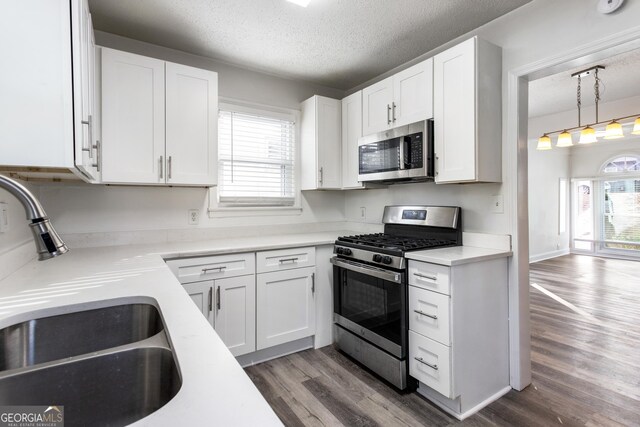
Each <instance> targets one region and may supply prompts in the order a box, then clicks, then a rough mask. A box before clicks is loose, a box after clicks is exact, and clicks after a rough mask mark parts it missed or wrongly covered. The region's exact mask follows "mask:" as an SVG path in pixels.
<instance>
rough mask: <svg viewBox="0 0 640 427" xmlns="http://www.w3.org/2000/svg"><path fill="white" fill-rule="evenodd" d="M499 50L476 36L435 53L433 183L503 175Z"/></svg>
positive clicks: (496, 178) (495, 179)
mask: <svg viewBox="0 0 640 427" xmlns="http://www.w3.org/2000/svg"><path fill="white" fill-rule="evenodd" d="M501 69H502V61H501V51H500V48H499V47H497V46H494V45H492V44H490V43H488V42H485V41H483V40H481V39H478V38H477V37H474V38H471V39H469V40H467V41H465V42H463V43H460V44H459V45H457V46H454V47H452V48H451V49H449V50H447V51H445V52H442V53H441V54H438V55H436V56H435V58H434V129H435V141H434V145H435V150H434V151H435V156H436V177H435V181H436V182H437V183H455V182H500V181H501V179H502V168H501V166H502V160H501V159H502V156H501V147H502V137H501V116H502V112H501V111H502V110H501V105H502V104H501V102H502V100H501V93H502V92H501V72H502V71H501Z"/></svg>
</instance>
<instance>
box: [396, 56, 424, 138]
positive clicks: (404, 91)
mask: <svg viewBox="0 0 640 427" xmlns="http://www.w3.org/2000/svg"><path fill="white" fill-rule="evenodd" d="M391 116H392V122H393V123H392V125H393V127H397V126H404V125H408V124H409V123H414V122H417V121H420V120H426V119H430V118H432V117H433V59H432V58H429V59H427V60H426V61H423V62H421V63H419V64H416V65H414V66H412V67H410V68H407V69H406V70H403V71H400V72H399V73H398V74H396V75H394V76H393V104H392V110H391Z"/></svg>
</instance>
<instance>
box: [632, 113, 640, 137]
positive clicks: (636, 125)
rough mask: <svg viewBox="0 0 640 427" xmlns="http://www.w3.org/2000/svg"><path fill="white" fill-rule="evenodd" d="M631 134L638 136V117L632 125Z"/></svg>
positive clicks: (639, 127)
mask: <svg viewBox="0 0 640 427" xmlns="http://www.w3.org/2000/svg"><path fill="white" fill-rule="evenodd" d="M631 134H633V135H640V117H638V118H637V119H636V121H635V122H634V123H633V130H632V131H631Z"/></svg>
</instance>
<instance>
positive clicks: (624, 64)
mask: <svg viewBox="0 0 640 427" xmlns="http://www.w3.org/2000/svg"><path fill="white" fill-rule="evenodd" d="M593 65H604V66H605V69H604V70H600V71H599V72H598V77H600V80H601V82H602V84H601V89H600V98H601V102H605V103H606V102H610V101H616V100H618V99H623V98H628V97H632V96H639V95H640V72H639V70H640V49H639V50H633V51H631V52H628V53H624V54H620V55H616V56H612V57H610V58H607V59H605V60H603V61H598V62H597V63H593V64H587V65H583V66H581V67H578V68H575V69H572V70H569V71H567V72H564V73H560V74H554V75H552V76H549V77H545V78H542V79H539V80H534V81H532V82H531V83H529V117H539V116H545V115H547V114H554V113H560V112H563V111H569V110H576V111H577V106H576V89H577V87H578V81H577V79H576V78H575V77H571V74H573V73H575V72H576V71H580V70H584V69H586V68H589V67H590V66H593ZM593 83H594V78H593V76H588V77H585V78H583V79H582V106H584V107H586V106H590V105H594V90H593ZM602 86H604V88H603V87H602Z"/></svg>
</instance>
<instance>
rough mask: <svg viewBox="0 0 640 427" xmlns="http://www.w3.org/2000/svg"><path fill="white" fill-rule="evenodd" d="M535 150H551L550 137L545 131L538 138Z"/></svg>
mask: <svg viewBox="0 0 640 427" xmlns="http://www.w3.org/2000/svg"><path fill="white" fill-rule="evenodd" d="M536 150H540V151H543V150H551V138H549V136H548V135H547V134H546V133H545V134H544V135H542V136H541V137H540V138H538V146H537V147H536Z"/></svg>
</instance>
